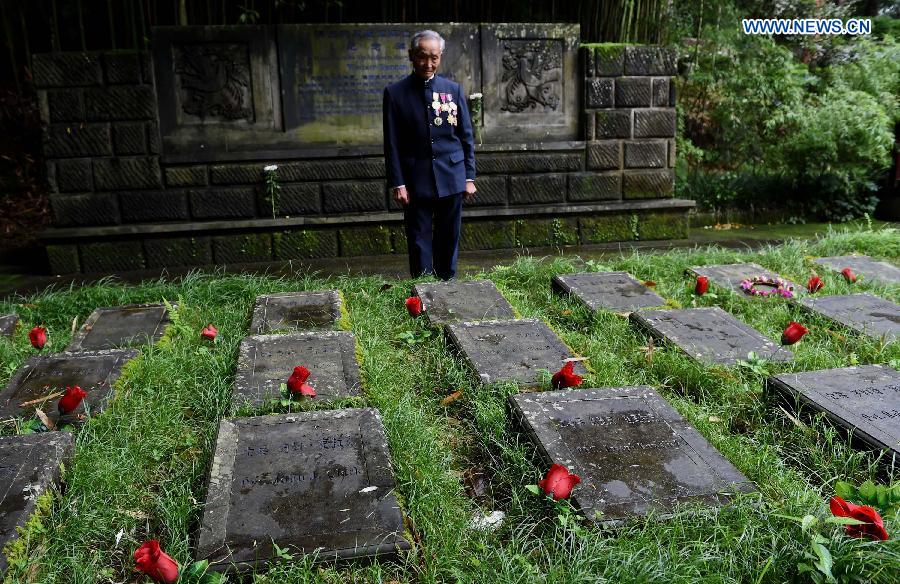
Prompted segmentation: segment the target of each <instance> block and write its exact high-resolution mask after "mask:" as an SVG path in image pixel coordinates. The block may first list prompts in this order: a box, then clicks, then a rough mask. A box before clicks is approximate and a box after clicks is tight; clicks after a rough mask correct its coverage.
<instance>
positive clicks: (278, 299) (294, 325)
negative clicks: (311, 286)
mask: <svg viewBox="0 0 900 584" xmlns="http://www.w3.org/2000/svg"><path fill="white" fill-rule="evenodd" d="M340 318H341V295H340V293H339V292H338V291H337V290H324V291H321V292H285V293H282V294H265V295H262V296H257V297H256V304H254V306H253V321H252V322H251V323H250V332H251V334H256V335H261V334H265V333H270V332H273V331H278V330H288V331H302V330H308V329H320V328H330V327H332V326H333V325H334V323H335V322H337V320H338V319H340Z"/></svg>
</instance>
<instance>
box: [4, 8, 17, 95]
mask: <svg viewBox="0 0 900 584" xmlns="http://www.w3.org/2000/svg"><path fill="white" fill-rule="evenodd" d="M0 16H2V17H3V31H4V33H5V35H6V46H7V48H8V49H9V63H10V66H11V69H10V71H12V74H13V79H14V80H15V82H16V93H22V85H21V84H20V83H19V62H18V61H16V49H15V47H14V45H13V42H14V41H13V35H12V25H11V24H10V22H9V15H8V14H7V13H6V3H5V2H0Z"/></svg>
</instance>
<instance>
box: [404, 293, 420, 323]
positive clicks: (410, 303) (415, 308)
mask: <svg viewBox="0 0 900 584" xmlns="http://www.w3.org/2000/svg"><path fill="white" fill-rule="evenodd" d="M406 310H408V311H409V315H410V316H411V317H413V318H415V317H417V316H419V315H420V314H422V299H421V298H419V297H418V296H410V297H409V298H407V299H406Z"/></svg>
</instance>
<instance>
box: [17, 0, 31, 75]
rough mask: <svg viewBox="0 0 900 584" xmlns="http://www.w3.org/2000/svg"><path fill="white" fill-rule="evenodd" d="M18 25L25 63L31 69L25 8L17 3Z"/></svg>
mask: <svg viewBox="0 0 900 584" xmlns="http://www.w3.org/2000/svg"><path fill="white" fill-rule="evenodd" d="M19 25H20V26H21V29H22V46H23V47H24V48H25V64H26V65H27V66H28V69H29V70H31V69H32V66H31V41H29V40H28V24H27V23H26V22H25V9H24V7H23V6H22V3H21V2H20V3H19Z"/></svg>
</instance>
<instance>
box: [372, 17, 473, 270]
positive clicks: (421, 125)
mask: <svg viewBox="0 0 900 584" xmlns="http://www.w3.org/2000/svg"><path fill="white" fill-rule="evenodd" d="M443 52H444V39H443V38H442V37H441V35H439V34H438V33H436V32H434V31H433V30H423V31H420V32H417V33H416V34H415V35H413V37H412V40H411V41H410V44H409V60H410V61H411V62H412V68H413V72H412V73H411V74H410V75H409V76H408V77H406V78H405V79H403V80H401V81H398V82H397V83H394V84H392V85H389V86H388V87H386V88H385V90H384V108H383V114H384V162H385V167H386V169H387V180H388V185H389V186H390V187H391V194H392V196H393V198H394V200H395V201H397V202H398V203H400V204H402V205H403V219H404V222H405V224H406V241H407V244H408V246H409V271H410V273H411V274H412V276H413V277H418V276H422V275H426V274H433V275H435V276H437V277H438V278H440V279H442V280H450V279H452V278H454V277H455V276H456V256H457V251H458V247H459V232H460V224H461V215H462V201H463V197H465V198H466V199H471V198H472V197H474V196H475V142H474V139H473V135H472V121H471V118H470V117H469V110H468V108H467V106H466V99H465V94H464V93H463V90H462V88H461V87H460V86H459V84H458V83H454V82H453V81H450V80H449V79H446V78H444V77H438V76H436V75H435V73H436V72H437V70H438V67H439V66H440V64H441V54H442V53H443Z"/></svg>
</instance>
